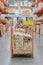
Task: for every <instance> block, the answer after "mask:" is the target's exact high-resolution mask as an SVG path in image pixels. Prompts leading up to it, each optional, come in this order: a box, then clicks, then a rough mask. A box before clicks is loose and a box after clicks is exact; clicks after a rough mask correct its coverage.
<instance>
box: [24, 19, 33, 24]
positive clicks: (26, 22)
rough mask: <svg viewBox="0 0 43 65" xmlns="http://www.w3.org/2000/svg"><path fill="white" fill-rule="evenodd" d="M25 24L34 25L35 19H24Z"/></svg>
mask: <svg viewBox="0 0 43 65" xmlns="http://www.w3.org/2000/svg"><path fill="white" fill-rule="evenodd" d="M23 24H25V25H34V20H28V21H24V22H23Z"/></svg>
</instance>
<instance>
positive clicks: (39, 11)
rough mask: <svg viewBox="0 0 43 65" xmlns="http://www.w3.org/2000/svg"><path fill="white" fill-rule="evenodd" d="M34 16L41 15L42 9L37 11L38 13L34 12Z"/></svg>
mask: <svg viewBox="0 0 43 65" xmlns="http://www.w3.org/2000/svg"><path fill="white" fill-rule="evenodd" d="M34 14H36V15H37V14H43V8H41V9H40V10H38V11H36V12H34Z"/></svg>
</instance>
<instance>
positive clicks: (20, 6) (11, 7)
mask: <svg viewBox="0 0 43 65" xmlns="http://www.w3.org/2000/svg"><path fill="white" fill-rule="evenodd" d="M18 7H20V8H32V6H7V8H18Z"/></svg>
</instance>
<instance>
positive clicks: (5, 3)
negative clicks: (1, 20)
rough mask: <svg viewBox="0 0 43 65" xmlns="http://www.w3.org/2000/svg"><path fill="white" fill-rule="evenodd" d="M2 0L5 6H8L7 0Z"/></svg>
mask: <svg viewBox="0 0 43 65" xmlns="http://www.w3.org/2000/svg"><path fill="white" fill-rule="evenodd" d="M0 1H1V2H2V3H3V4H4V6H8V4H7V2H6V1H4V0H0Z"/></svg>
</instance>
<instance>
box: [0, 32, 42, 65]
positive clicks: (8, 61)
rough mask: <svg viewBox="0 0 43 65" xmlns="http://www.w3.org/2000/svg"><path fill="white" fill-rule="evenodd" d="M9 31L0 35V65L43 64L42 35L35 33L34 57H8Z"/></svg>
mask: <svg viewBox="0 0 43 65" xmlns="http://www.w3.org/2000/svg"><path fill="white" fill-rule="evenodd" d="M9 39H10V38H9V32H7V33H6V34H4V35H3V36H2V37H0V65H43V36H40V38H39V35H38V34H35V41H34V43H35V44H34V58H33V59H32V58H29V57H14V58H11V57H10V40H9Z"/></svg>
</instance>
